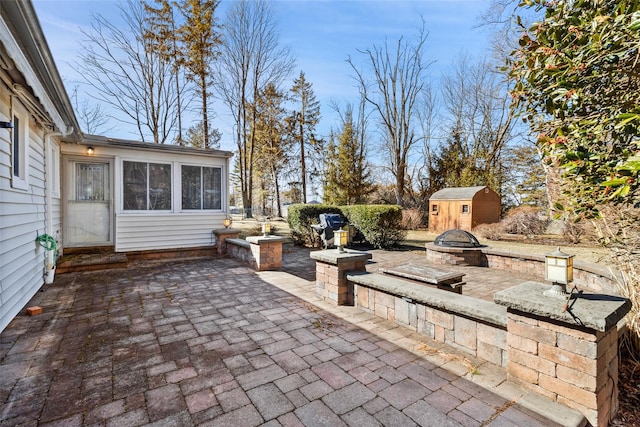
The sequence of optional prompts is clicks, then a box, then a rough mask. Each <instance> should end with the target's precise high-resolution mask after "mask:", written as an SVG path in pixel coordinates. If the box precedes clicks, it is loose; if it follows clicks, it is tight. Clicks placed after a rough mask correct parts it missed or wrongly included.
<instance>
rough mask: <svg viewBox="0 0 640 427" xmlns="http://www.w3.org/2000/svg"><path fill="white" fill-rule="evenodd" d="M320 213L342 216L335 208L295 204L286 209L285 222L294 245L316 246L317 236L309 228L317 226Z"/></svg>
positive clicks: (338, 209)
mask: <svg viewBox="0 0 640 427" xmlns="http://www.w3.org/2000/svg"><path fill="white" fill-rule="evenodd" d="M322 213H336V214H342V211H341V210H340V208H339V207H337V206H329V205H306V204H302V203H301V204H295V205H290V206H289V208H288V214H287V222H288V223H289V228H290V229H291V239H292V240H293V242H294V243H295V244H296V245H311V246H316V244H317V243H318V239H319V237H318V235H317V233H316V232H315V231H314V230H313V228H311V225H312V224H318V216H319V215H320V214H322Z"/></svg>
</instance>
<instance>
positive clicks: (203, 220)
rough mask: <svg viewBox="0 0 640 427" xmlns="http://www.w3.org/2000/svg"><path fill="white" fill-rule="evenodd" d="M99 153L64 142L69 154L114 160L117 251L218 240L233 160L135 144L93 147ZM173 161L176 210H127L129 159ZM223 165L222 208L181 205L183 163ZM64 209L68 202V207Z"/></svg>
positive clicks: (200, 244)
mask: <svg viewBox="0 0 640 427" xmlns="http://www.w3.org/2000/svg"><path fill="white" fill-rule="evenodd" d="M93 147H94V150H95V151H94V154H93V155H92V156H88V155H87V154H86V148H87V147H86V145H79V144H63V146H62V153H63V158H64V159H65V160H66V159H76V160H78V159H81V160H83V161H84V160H86V161H91V159H92V158H99V159H101V160H109V161H111V162H112V165H113V171H112V174H113V179H112V182H113V188H112V191H111V202H112V203H113V216H114V218H113V227H112V232H113V234H114V237H113V243H114V247H115V251H116V252H128V251H143V250H159V249H173V248H193V247H203V246H209V245H213V243H214V237H213V235H212V230H213V229H216V228H222V227H223V220H224V218H225V217H226V213H227V210H228V207H227V200H228V195H227V191H228V190H227V189H228V185H227V183H228V159H227V158H224V157H213V156H205V155H197V154H193V153H185V154H181V153H175V152H172V153H170V154H167V153H164V152H154V151H150V150H148V149H136V148H135V147H131V146H129V147H110V146H93ZM124 161H140V162H152V163H153V162H158V163H170V164H171V170H172V209H171V210H170V211H125V210H124V209H123V198H122V194H123V184H122V183H123V172H122V168H123V162H124ZM182 165H196V166H206V167H219V168H221V170H222V176H221V178H222V180H221V181H222V183H221V187H222V188H221V190H222V194H221V199H222V206H221V209H219V210H204V211H192V210H189V211H185V210H182V208H181V180H180V174H181V166H182ZM65 200H66V195H65ZM63 208H64V207H63Z"/></svg>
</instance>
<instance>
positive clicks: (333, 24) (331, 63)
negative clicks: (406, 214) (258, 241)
mask: <svg viewBox="0 0 640 427" xmlns="http://www.w3.org/2000/svg"><path fill="white" fill-rule="evenodd" d="M231 1H232V0H222V2H221V6H220V14H219V17H220V18H222V17H223V14H224V12H225V10H226V8H227V6H228V4H229V3H230V2H231ZM33 3H34V6H35V9H36V12H37V14H38V18H39V20H40V24H41V25H42V28H43V31H44V33H45V36H46V37H47V40H48V43H49V47H50V49H51V51H52V53H53V56H54V58H55V60H56V63H57V65H58V69H59V72H60V74H61V75H62V78H63V79H64V80H65V83H66V85H67V88H68V89H71V88H72V87H73V86H74V83H75V82H78V81H80V78H79V76H78V75H77V73H76V71H75V68H76V66H75V63H76V62H77V61H78V50H79V41H80V40H82V39H83V38H84V36H83V34H82V32H81V31H80V28H84V29H88V28H89V27H90V24H91V15H92V14H100V15H103V16H105V17H108V18H109V19H112V20H113V22H117V21H118V20H119V19H120V18H119V10H118V8H117V7H116V6H115V5H116V3H117V1H114V0H33ZM272 3H273V6H274V8H275V12H276V17H277V19H278V22H279V27H280V40H281V42H282V44H285V45H289V46H290V47H291V50H292V53H293V54H294V55H295V56H296V58H297V68H296V71H295V72H294V73H293V74H294V75H293V76H292V78H291V80H293V78H294V77H297V75H298V74H299V71H300V70H302V71H304V72H305V74H306V77H307V79H308V80H309V81H310V82H311V83H312V84H313V88H314V91H315V94H316V97H317V98H318V100H319V101H320V102H321V104H322V105H321V109H322V115H323V119H322V121H321V123H320V125H319V127H318V130H319V133H321V134H323V135H326V134H328V132H329V130H330V129H331V128H332V127H335V126H336V124H337V120H336V117H335V114H334V113H333V111H332V110H331V109H330V108H329V103H330V102H331V101H332V100H335V101H337V102H339V103H343V104H344V103H345V102H347V101H348V102H354V101H355V100H356V96H357V90H356V87H355V82H354V80H353V77H352V75H353V72H352V70H351V67H350V66H349V64H347V63H346V59H347V58H348V57H349V56H351V57H353V58H354V59H356V60H358V59H359V56H360V57H361V56H362V55H361V54H360V53H358V51H357V50H358V49H361V50H362V49H366V48H369V47H372V46H373V45H374V44H375V45H378V46H380V45H382V44H383V43H384V42H385V39H386V40H388V41H389V42H390V43H395V42H397V40H398V38H399V37H400V36H405V37H406V38H408V39H411V38H413V37H414V36H415V35H416V34H417V31H418V28H419V26H420V23H421V21H420V16H421V15H422V16H423V17H424V18H425V20H426V25H427V29H428V31H429V37H428V39H427V48H426V49H427V55H428V56H429V59H431V60H435V61H437V62H436V63H435V64H434V65H432V66H431V68H430V74H432V76H433V81H434V82H436V86H437V81H438V79H439V78H440V76H441V75H442V73H443V72H446V70H447V68H449V67H450V66H451V64H452V61H454V60H455V58H456V57H457V56H459V55H460V54H461V53H467V54H470V55H472V56H477V57H481V56H484V55H487V54H488V46H489V43H488V39H489V37H488V35H487V34H486V31H484V30H483V29H478V28H475V27H476V25H477V23H478V16H479V15H480V13H482V12H483V11H484V10H485V8H486V7H487V2H486V1H484V0H412V1H395V0H377V1H371V0H349V1H344V0H343V1H334V0H272ZM214 109H215V111H216V114H217V115H218V117H217V118H216V119H215V122H214V124H213V125H214V127H217V128H219V129H220V130H221V131H222V132H223V139H222V141H221V148H222V149H225V150H233V148H234V147H233V144H232V142H231V129H232V123H231V119H230V117H229V116H228V113H227V112H226V111H225V108H224V106H222V105H217V104H216V105H215V106H214ZM108 136H112V137H116V138H124V139H137V138H136V134H135V133H133V132H132V131H131V130H130V129H127V128H125V127H119V128H117V129H115V130H114V131H112V132H110V133H109V135H108Z"/></svg>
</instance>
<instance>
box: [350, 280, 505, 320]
mask: <svg viewBox="0 0 640 427" xmlns="http://www.w3.org/2000/svg"><path fill="white" fill-rule="evenodd" d="M347 279H348V280H349V281H351V282H354V283H357V284H359V285H363V286H366V287H368V288H373V289H377V290H380V291H382V292H385V293H388V294H390V295H393V296H399V297H401V298H408V299H409V300H411V301H413V302H417V303H420V304H424V305H426V306H428V307H433V308H437V309H439V310H443V311H449V312H453V313H456V314H460V315H463V316H466V317H469V318H470V319H475V320H480V321H482V322H485V323H487V324H490V325H494V326H498V327H500V328H504V329H506V327H507V309H506V307H504V306H501V305H498V304H495V303H493V302H490V301H484V300H479V299H477V298H473V297H470V296H467V295H460V294H456V293H453V292H448V291H445V290H442V289H438V288H436V287H431V286H426V285H419V284H417V283H412V282H408V281H407V280H403V279H398V278H395V277H389V276H385V275H382V274H377V273H366V272H365V273H349V274H347Z"/></svg>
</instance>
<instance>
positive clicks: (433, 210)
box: [431, 203, 439, 215]
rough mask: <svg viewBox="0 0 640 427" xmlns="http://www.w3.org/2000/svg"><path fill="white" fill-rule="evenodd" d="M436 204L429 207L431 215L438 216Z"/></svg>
mask: <svg viewBox="0 0 640 427" xmlns="http://www.w3.org/2000/svg"><path fill="white" fill-rule="evenodd" d="M438 210H439V208H438V204H437V203H434V204H432V205H431V215H438Z"/></svg>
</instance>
